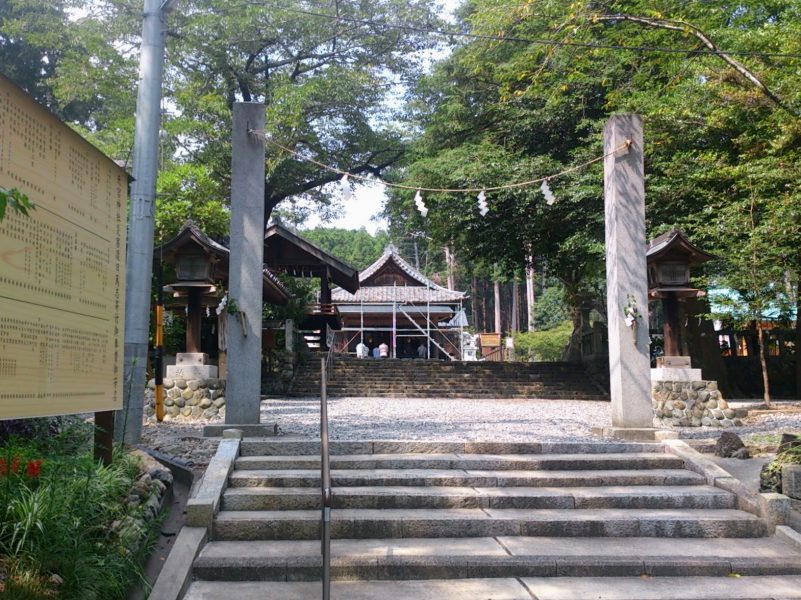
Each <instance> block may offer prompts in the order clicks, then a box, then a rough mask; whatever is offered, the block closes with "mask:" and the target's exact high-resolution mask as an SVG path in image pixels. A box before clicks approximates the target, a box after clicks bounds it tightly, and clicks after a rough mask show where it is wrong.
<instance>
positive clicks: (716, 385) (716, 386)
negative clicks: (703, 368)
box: [706, 381, 718, 392]
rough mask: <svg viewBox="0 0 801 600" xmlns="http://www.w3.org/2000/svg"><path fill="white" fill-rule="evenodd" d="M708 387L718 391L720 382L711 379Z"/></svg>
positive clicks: (712, 390)
mask: <svg viewBox="0 0 801 600" xmlns="http://www.w3.org/2000/svg"><path fill="white" fill-rule="evenodd" d="M706 389H708V390H709V391H710V392H714V391H716V390H717V389H718V382H717V381H710V382H709V383H708V384H707V386H706Z"/></svg>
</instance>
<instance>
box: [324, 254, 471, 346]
mask: <svg viewBox="0 0 801 600" xmlns="http://www.w3.org/2000/svg"><path fill="white" fill-rule="evenodd" d="M466 298H467V294H466V293H465V292H460V291H457V290H450V289H448V288H445V287H443V286H441V285H438V284H437V283H435V282H433V281H431V280H430V279H429V278H428V277H426V276H425V275H423V274H422V273H421V272H420V271H419V270H418V269H416V268H415V267H413V266H412V265H411V264H409V263H408V262H407V261H406V260H404V259H403V257H401V255H400V254H399V252H398V249H397V248H396V247H395V246H394V245H393V244H390V245H388V246H387V247H386V248H385V249H384V252H383V254H382V255H381V256H380V257H379V258H378V260H376V261H375V262H374V263H373V264H372V265H370V266H369V267H367V268H366V269H365V270H363V271H362V272H361V273H359V289H358V290H357V291H356V292H352V291H350V290H348V289H345V288H344V287H338V288H335V289H334V290H332V292H331V299H332V302H333V303H334V304H335V305H336V308H337V311H338V313H339V315H340V317H341V319H342V332H343V333H342V337H341V338H340V340H339V342H338V349H339V350H340V351H342V352H348V353H355V351H356V345H357V344H358V343H359V342H360V341H363V342H364V343H365V344H366V345H367V346H368V347H369V348H370V350H371V351H372V350H373V349H375V348H377V347H378V346H379V345H380V344H382V343H383V344H386V345H387V346H388V347H389V349H390V357H391V358H438V359H449V360H460V359H461V357H462V347H461V345H462V344H461V335H460V333H461V331H462V329H463V328H464V327H465V326H467V318H466V316H465V313H464V310H463V307H462V305H463V302H464V301H465V299H466ZM422 349H424V350H425V352H423V350H422Z"/></svg>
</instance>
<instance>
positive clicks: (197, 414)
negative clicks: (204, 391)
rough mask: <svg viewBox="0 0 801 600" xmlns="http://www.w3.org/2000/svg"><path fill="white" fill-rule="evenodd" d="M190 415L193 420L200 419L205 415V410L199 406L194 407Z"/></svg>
mask: <svg viewBox="0 0 801 600" xmlns="http://www.w3.org/2000/svg"><path fill="white" fill-rule="evenodd" d="M190 414H191V415H192V418H193V419H199V418H200V417H201V416H202V415H203V409H202V408H200V407H199V406H193V407H192V410H191V413H190Z"/></svg>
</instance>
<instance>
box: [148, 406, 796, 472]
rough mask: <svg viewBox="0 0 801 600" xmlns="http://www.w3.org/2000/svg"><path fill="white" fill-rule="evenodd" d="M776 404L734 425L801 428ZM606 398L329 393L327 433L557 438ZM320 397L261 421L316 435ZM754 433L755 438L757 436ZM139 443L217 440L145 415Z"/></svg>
mask: <svg viewBox="0 0 801 600" xmlns="http://www.w3.org/2000/svg"><path fill="white" fill-rule="evenodd" d="M777 407H778V408H781V411H780V412H758V413H756V414H752V415H751V416H749V417H747V418H745V419H743V426H742V427H736V428H733V429H731V430H730V431H734V432H735V433H737V434H738V435H740V436H742V437H744V438H745V439H746V440H747V441H748V440H749V439H750V438H752V437H754V439H755V440H756V438H759V437H760V436H762V437H765V435H764V434H781V433H783V432H797V433H801V405H799V403H794V404H788V403H778V406H777ZM610 412H611V411H610V404H609V403H608V402H591V401H573V400H464V399H430V398H427V399H397V398H332V399H330V400H329V426H330V432H331V439H335V440H359V439H406V440H445V441H461V440H468V441H476V440H498V441H510V442H513V441H557V440H586V439H594V438H593V436H592V433H591V428H592V427H596V426H608V425H610V424H611V417H610ZM319 420H320V401H319V399H268V400H265V401H263V402H262V422H263V423H276V422H277V423H278V424H279V426H280V432H279V434H280V435H301V436H310V437H316V436H317V435H319ZM677 431H678V432H679V435H680V437H682V438H697V439H705V438H717V437H718V436H719V435H720V433H721V431H722V430H720V429H716V428H709V427H684V428H678V429H677ZM756 441H759V440H756ZM142 444H143V445H145V446H148V447H150V448H153V449H155V450H158V451H160V452H163V453H165V454H168V455H171V456H176V457H178V458H181V459H183V460H185V461H189V462H190V463H191V464H192V466H194V467H195V468H196V469H202V468H203V467H205V465H206V464H207V463H208V461H209V459H210V458H211V456H213V454H214V452H215V451H216V448H217V440H215V439H207V438H203V423H180V424H179V423H176V422H170V423H162V424H160V425H156V424H154V423H146V424H145V425H144V428H143V432H142Z"/></svg>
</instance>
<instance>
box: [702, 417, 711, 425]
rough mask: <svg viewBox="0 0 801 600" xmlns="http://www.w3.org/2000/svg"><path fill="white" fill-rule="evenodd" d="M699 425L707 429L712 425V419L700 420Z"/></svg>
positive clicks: (704, 418)
mask: <svg viewBox="0 0 801 600" xmlns="http://www.w3.org/2000/svg"><path fill="white" fill-rule="evenodd" d="M701 425H703V426H704V427H709V426H710V425H712V419H710V418H709V417H703V418H701Z"/></svg>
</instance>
